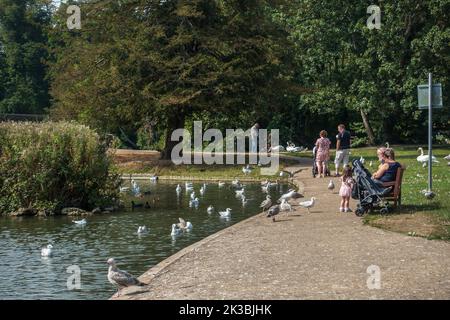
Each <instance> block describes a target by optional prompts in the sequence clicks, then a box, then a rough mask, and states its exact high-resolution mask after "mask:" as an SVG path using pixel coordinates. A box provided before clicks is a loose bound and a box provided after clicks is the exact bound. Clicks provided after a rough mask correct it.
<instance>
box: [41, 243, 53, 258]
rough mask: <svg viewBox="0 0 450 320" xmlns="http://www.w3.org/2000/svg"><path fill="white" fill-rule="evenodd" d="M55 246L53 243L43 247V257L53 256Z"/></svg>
mask: <svg viewBox="0 0 450 320" xmlns="http://www.w3.org/2000/svg"><path fill="white" fill-rule="evenodd" d="M52 250H53V246H52V245H51V244H48V245H47V246H46V247H44V248H42V249H41V256H42V257H51V256H52V255H53V251H52Z"/></svg>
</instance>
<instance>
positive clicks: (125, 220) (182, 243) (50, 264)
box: [0, 181, 288, 299]
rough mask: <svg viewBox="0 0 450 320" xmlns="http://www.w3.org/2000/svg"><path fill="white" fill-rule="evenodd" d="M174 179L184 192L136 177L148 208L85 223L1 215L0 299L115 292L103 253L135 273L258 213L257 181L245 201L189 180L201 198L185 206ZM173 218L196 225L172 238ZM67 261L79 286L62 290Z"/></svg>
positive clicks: (93, 296)
mask: <svg viewBox="0 0 450 320" xmlns="http://www.w3.org/2000/svg"><path fill="white" fill-rule="evenodd" d="M180 184H181V185H182V187H183V191H182V192H181V194H180V196H179V197H177V194H176V192H175V187H176V184H173V183H168V182H161V181H160V182H158V183H151V182H147V183H145V182H140V186H141V190H143V191H146V190H150V191H151V193H152V194H151V195H149V196H146V197H145V198H144V199H142V200H141V199H139V200H135V201H139V202H142V201H144V202H145V201H149V203H150V204H151V206H152V208H151V209H136V210H135V211H134V212H131V211H127V212H118V213H114V214H108V215H96V216H92V217H87V221H88V223H87V224H86V225H85V226H78V225H75V224H74V223H73V222H72V220H73V219H72V218H71V217H63V216H58V217H47V218H0V299H108V298H109V297H111V295H113V294H114V293H115V292H116V290H115V288H114V287H113V286H112V285H111V284H110V283H109V282H108V280H107V271H108V265H107V264H106V260H107V259H108V258H110V257H114V258H115V259H116V262H117V264H118V267H119V268H120V269H122V270H126V271H128V272H129V273H131V274H133V275H135V276H139V275H141V274H143V273H144V272H145V271H147V270H148V269H149V268H151V267H152V266H154V265H155V264H157V263H158V262H160V261H162V260H164V259H165V258H167V257H169V256H171V255H172V254H174V253H176V252H177V251H179V250H181V249H183V248H185V247H186V246H188V245H190V244H192V243H194V242H197V241H199V240H201V239H203V238H205V237H207V236H209V235H211V234H213V233H215V232H217V231H219V230H221V229H224V228H226V227H228V226H230V225H232V224H234V223H236V222H239V221H241V220H243V219H246V218H248V217H250V216H253V215H255V214H257V213H259V212H260V209H259V204H260V202H261V201H262V200H263V199H264V198H265V194H263V193H262V192H261V187H260V185H259V183H256V184H250V183H246V184H245V185H246V186H245V190H246V191H245V194H246V197H247V198H248V199H249V200H248V202H247V204H246V205H245V206H243V205H242V203H241V201H240V200H238V199H237V198H236V195H235V191H234V188H232V187H231V185H230V184H229V183H227V184H226V185H225V186H224V187H222V188H219V187H218V185H217V184H216V183H214V184H213V183H209V184H208V185H207V190H206V193H205V195H204V196H200V195H199V189H200V187H201V185H202V184H194V190H195V192H196V194H197V195H198V197H199V198H200V205H199V207H198V209H195V208H190V207H189V194H187V193H186V192H185V189H184V182H183V183H180ZM287 189H288V186H287V185H279V186H278V187H274V188H272V190H271V191H270V194H271V195H272V196H273V198H274V199H276V198H277V196H278V195H279V194H281V193H283V192H286V191H287ZM129 201H130V199H128V198H127V199H126V202H127V203H129ZM153 201H155V203H153ZM210 204H211V205H213V206H214V207H215V209H216V212H215V213H213V214H208V213H207V212H206V208H207V207H208V206H209V205H210ZM227 207H229V208H231V209H233V210H232V215H231V218H229V219H228V220H226V219H224V218H221V217H220V216H219V214H218V213H217V211H218V210H224V209H225V208H227ZM178 217H182V218H184V219H185V220H186V221H190V222H191V223H192V224H193V226H194V227H193V230H192V231H191V232H189V233H187V232H186V233H183V234H182V235H181V236H179V237H177V238H176V239H173V238H172V237H171V236H170V231H171V225H172V223H177V222H178ZM139 225H146V226H147V227H148V228H149V233H148V234H147V235H144V236H139V235H138V234H137V229H138V226H139ZM49 243H51V244H52V245H53V247H54V248H53V256H52V257H51V258H42V257H41V255H40V250H41V248H42V247H44V246H46V245H47V244H49ZM72 265H76V266H78V267H79V268H80V270H81V289H75V290H68V288H67V280H68V278H69V277H70V276H71V275H72V274H71V273H68V272H67V271H68V270H67V268H68V267H70V266H72Z"/></svg>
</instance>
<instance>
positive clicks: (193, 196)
mask: <svg viewBox="0 0 450 320" xmlns="http://www.w3.org/2000/svg"><path fill="white" fill-rule="evenodd" d="M194 199H195V191H192V193H191V200H194Z"/></svg>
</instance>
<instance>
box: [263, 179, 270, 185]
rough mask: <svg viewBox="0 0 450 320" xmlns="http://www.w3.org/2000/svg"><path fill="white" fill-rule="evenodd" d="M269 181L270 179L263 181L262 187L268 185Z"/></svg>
mask: <svg viewBox="0 0 450 320" xmlns="http://www.w3.org/2000/svg"><path fill="white" fill-rule="evenodd" d="M268 183H269V180H268V179H266V180H264V181H261V187H265V186H267V184H268Z"/></svg>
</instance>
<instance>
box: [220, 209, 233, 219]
mask: <svg viewBox="0 0 450 320" xmlns="http://www.w3.org/2000/svg"><path fill="white" fill-rule="evenodd" d="M219 215H220V216H221V217H224V218H227V217H229V216H231V209H230V208H227V209H226V210H225V211H219Z"/></svg>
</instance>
